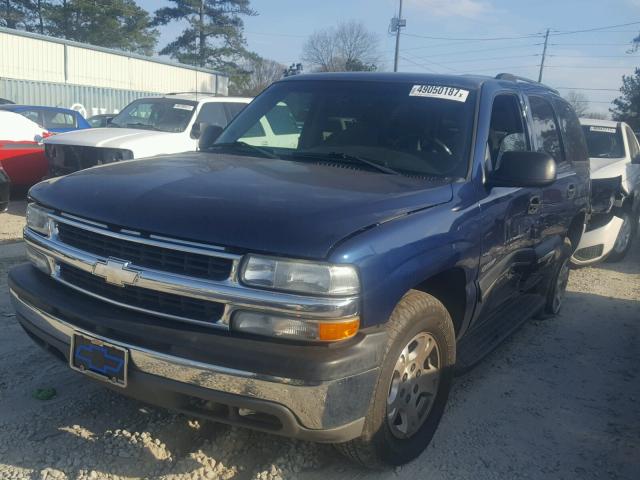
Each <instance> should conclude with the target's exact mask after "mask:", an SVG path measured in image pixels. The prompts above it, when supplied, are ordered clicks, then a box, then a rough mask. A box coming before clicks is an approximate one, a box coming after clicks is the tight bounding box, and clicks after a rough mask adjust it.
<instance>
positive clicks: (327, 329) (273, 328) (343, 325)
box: [231, 311, 360, 342]
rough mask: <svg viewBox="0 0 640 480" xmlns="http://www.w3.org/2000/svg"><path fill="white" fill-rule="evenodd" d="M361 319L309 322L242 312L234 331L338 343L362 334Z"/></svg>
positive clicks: (239, 314)
mask: <svg viewBox="0 0 640 480" xmlns="http://www.w3.org/2000/svg"><path fill="white" fill-rule="evenodd" d="M359 327H360V319H359V318H358V317H352V318H347V319H342V320H335V321H334V320H307V319H298V318H290V317H283V316H279V315H273V314H269V313H261V312H250V311H239V312H236V313H235V315H234V316H233V320H232V322H231V328H232V329H233V330H236V331H239V332H246V333H252V334H254V335H266V336H269V337H281V338H290V339H295V340H310V341H320V342H335V341H339V340H345V339H347V338H351V337H353V336H354V335H355V334H356V333H358V328H359Z"/></svg>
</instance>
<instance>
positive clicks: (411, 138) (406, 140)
mask: <svg viewBox="0 0 640 480" xmlns="http://www.w3.org/2000/svg"><path fill="white" fill-rule="evenodd" d="M412 144H413V145H415V147H416V149H418V148H419V149H420V150H423V151H424V150H429V149H430V147H432V150H434V151H435V152H436V153H444V154H445V155H448V156H453V152H452V151H451V149H450V148H449V147H448V146H447V144H446V143H444V142H443V141H442V140H440V139H438V138H430V139H429V140H427V141H426V142H423V139H422V137H421V136H420V135H417V134H413V133H412V134H408V135H401V136H399V137H398V138H396V139H395V140H393V141H392V142H391V145H392V146H393V147H400V146H403V145H404V146H407V145H412Z"/></svg>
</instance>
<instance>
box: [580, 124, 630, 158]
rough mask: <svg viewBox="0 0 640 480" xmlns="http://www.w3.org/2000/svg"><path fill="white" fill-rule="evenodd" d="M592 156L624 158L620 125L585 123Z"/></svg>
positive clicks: (583, 127) (584, 127)
mask: <svg viewBox="0 0 640 480" xmlns="http://www.w3.org/2000/svg"><path fill="white" fill-rule="evenodd" d="M582 129H583V131H584V136H585V137H586V139H587V148H588V150H589V157H591V158H623V157H624V142H623V141H622V130H621V129H620V127H619V126H618V127H609V126H601V125H583V126H582Z"/></svg>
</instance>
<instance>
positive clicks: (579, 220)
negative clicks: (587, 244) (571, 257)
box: [567, 211, 587, 253]
mask: <svg viewBox="0 0 640 480" xmlns="http://www.w3.org/2000/svg"><path fill="white" fill-rule="evenodd" d="M586 219H587V215H586V213H585V212H583V211H581V212H580V213H578V214H577V215H576V216H575V217H573V219H572V220H571V222H570V223H569V228H567V238H568V239H569V240H570V241H571V248H572V249H573V251H572V252H571V253H573V252H575V251H576V249H577V248H578V244H579V243H580V239H581V238H582V234H583V233H584V227H585V224H586Z"/></svg>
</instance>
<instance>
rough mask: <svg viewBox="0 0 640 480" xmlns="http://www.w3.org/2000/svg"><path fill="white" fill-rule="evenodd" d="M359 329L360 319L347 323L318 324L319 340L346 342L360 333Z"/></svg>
mask: <svg viewBox="0 0 640 480" xmlns="http://www.w3.org/2000/svg"><path fill="white" fill-rule="evenodd" d="M358 328H360V319H359V318H355V319H353V320H347V321H346V322H345V321H341V322H318V339H319V340H322V341H323V342H335V341H337V340H346V339H347V338H351V337H353V336H354V335H355V334H356V333H358Z"/></svg>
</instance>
